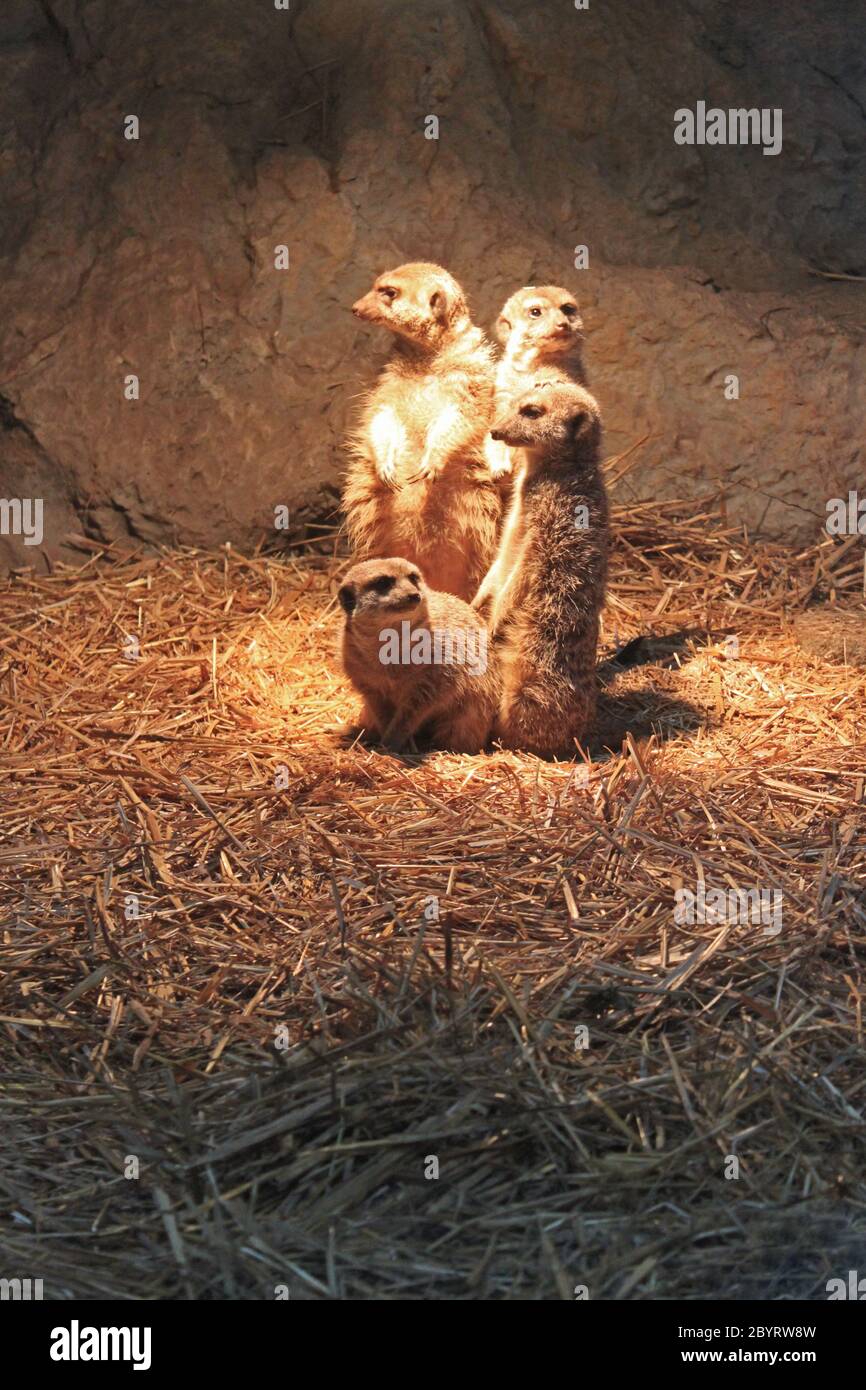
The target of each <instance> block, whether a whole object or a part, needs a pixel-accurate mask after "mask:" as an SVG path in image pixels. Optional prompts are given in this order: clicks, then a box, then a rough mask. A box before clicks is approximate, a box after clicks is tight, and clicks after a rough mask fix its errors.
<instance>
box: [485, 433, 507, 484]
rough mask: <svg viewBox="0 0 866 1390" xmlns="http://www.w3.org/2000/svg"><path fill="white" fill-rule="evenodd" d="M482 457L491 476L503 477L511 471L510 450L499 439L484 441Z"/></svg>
mask: <svg viewBox="0 0 866 1390" xmlns="http://www.w3.org/2000/svg"><path fill="white" fill-rule="evenodd" d="M484 458H485V461H486V463H487V467H488V469H489V470H490V476H491V477H493V478H504V477H505V476H506V474H508V473H510V472H511V450H510V449H509V447H508V445H507V444H503V443H502V441H501V440H499V439H490V438H489V437H488V438H487V439H485V441H484Z"/></svg>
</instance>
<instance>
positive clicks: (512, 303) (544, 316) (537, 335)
mask: <svg viewBox="0 0 866 1390" xmlns="http://www.w3.org/2000/svg"><path fill="white" fill-rule="evenodd" d="M582 330H583V320H582V318H581V317H580V310H579V309H578V307H577V300H576V299H575V297H574V295H573V294H570V293H569V291H568V290H563V289H559V288H558V287H557V286H556V285H526V286H524V288H523V289H522V290H518V291H517V293H516V294H513V295H512V296H511V298H510V299H509V300H508V301H507V303H506V304H505V306H504V308H503V309H502V312H501V313H500V315H499V318H498V319H497V320H496V336H497V338H498V339H499V341H500V343H504V344H505V345H506V347H507V349H508V352H509V353H510V354H511V355H514V354H516V353H519V352H526V351H532V352H534V353H535V354H536V355H537V356H539V357H561V356H563V355H564V354H566V353H569V352H573V351H574V349H575V347H576V346H577V345H578V343H579V342H580V339H581V338H582V337H583V332H582Z"/></svg>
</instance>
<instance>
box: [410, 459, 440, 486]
mask: <svg viewBox="0 0 866 1390" xmlns="http://www.w3.org/2000/svg"><path fill="white" fill-rule="evenodd" d="M441 473H442V469H441V467H440V466H439V465H438V464H437V463H434V462H433V460H432V459H428V458H422V460H421V462H420V463H419V465H418V467H417V468H416V469H415V472H414V473H410V474H409V477H408V478H407V480H406V481H407V482H410V483H435V481H436V479H437V478H438V477H439V476H440V474H441Z"/></svg>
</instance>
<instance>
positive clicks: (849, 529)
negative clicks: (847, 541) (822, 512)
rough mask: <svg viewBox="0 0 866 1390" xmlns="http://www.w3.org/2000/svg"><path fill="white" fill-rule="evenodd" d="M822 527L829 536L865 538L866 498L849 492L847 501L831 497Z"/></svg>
mask: <svg viewBox="0 0 866 1390" xmlns="http://www.w3.org/2000/svg"><path fill="white" fill-rule="evenodd" d="M824 526H825V528H826V530H827V531H828V532H829V534H830V535H831V536H858V535H859V536H866V497H862V498H861V497H858V495H857V493H856V492H849V493H848V498H847V500H846V499H845V498H844V497H831V498H830V500H829V501H828V503H827V520H826V521H825V522H824Z"/></svg>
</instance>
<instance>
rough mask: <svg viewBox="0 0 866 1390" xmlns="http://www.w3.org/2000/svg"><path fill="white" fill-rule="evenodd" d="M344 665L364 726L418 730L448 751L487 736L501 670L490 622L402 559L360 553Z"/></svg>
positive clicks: (386, 733) (399, 741) (342, 594)
mask: <svg viewBox="0 0 866 1390" xmlns="http://www.w3.org/2000/svg"><path fill="white" fill-rule="evenodd" d="M339 600H340V604H341V605H342V608H343V612H344V613H345V615H346V617H345V624H344V628H343V639H342V660H343V669H344V671H345V673H346V675H347V676H348V678H349V680H350V681H351V682H352V684H353V685H354V686H355V688H356V689H357V690H358V691H359V692H360V694H361V695H362V696H363V699H364V708H363V710H362V714H361V723H362V725H363V727H364V728H365V729H366V730H367V731H368V733H371V734H373V735H378V736H379V737H380V739H381V741H382V742H383V743H384V744H385V745H386V747H389V748H394V749H398V748H403V747H404V746H405V745H406V744H407V743H408V741H409V740H410V739H411V738H414V736H415V735H416V734H418V735H419V736H420V737H421V738H422V739H423V740H424V741H425V742H429V743H430V744H432V745H433V746H434V747H437V748H447V749H450V750H451V751H452V752H454V753H477V752H479V751H480V749H482V748H483V747H484V745H485V743H486V742H487V740H488V738H489V737H490V730H491V727H492V724H493V718H494V715H495V714H496V710H497V707H498V704H499V680H498V677H497V674H496V671H495V668H494V667H493V664H492V663H488V650H487V645H488V644H487V629H486V628H485V626H484V624H483V623H482V622H481V620H480V619H479V618H478V617H477V616H476V614H475V613H473V611H472V609H471V608H470V607H469V605H468V604H466V603H463V601H462V600H461V599H459V598H456V597H455V596H454V595H453V594H443V593H438V592H437V591H436V590H435V589H428V587H427V585H426V584H425V582H424V579H423V577H422V575H421V574H420V572H419V570H418V569H417V567H416V566H415V565H413V564H412V563H411V562H410V561H409V560H404V559H401V558H393V559H387V560H365V561H363V562H362V563H361V564H357V565H354V566H353V567H352V568H351V569H350V570H349V572H348V574H347V575H346V577H345V579H344V580H343V583H342V585H341V586H340V590H339Z"/></svg>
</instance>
